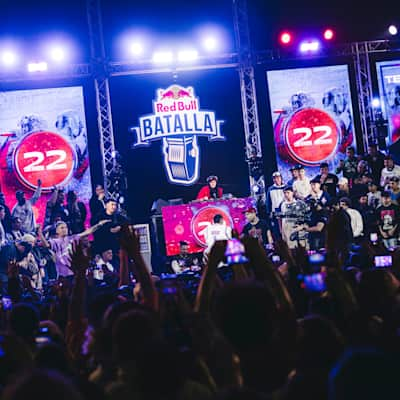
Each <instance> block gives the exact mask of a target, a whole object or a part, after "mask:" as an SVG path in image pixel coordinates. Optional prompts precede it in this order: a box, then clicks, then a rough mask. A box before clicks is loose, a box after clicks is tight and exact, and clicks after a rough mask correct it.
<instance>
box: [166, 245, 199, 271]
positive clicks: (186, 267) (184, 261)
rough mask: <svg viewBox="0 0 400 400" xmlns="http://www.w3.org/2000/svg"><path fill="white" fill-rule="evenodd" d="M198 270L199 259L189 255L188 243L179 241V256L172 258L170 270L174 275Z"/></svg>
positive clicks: (194, 255)
mask: <svg viewBox="0 0 400 400" xmlns="http://www.w3.org/2000/svg"><path fill="white" fill-rule="evenodd" d="M196 268H198V269H200V257H198V255H197V254H190V253H189V243H188V242H186V241H184V240H181V241H180V242H179V254H178V255H177V256H175V257H173V258H172V260H171V269H172V270H173V271H174V273H175V274H181V273H182V272H185V271H191V270H192V269H196Z"/></svg>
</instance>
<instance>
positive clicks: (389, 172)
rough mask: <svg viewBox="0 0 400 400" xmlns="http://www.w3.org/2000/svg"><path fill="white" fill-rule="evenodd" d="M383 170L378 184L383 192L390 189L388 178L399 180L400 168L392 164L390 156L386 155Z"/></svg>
mask: <svg viewBox="0 0 400 400" xmlns="http://www.w3.org/2000/svg"><path fill="white" fill-rule="evenodd" d="M383 164H384V166H385V167H384V168H383V170H382V172H381V180H380V184H381V186H382V187H383V188H384V189H385V190H389V189H390V178H391V177H392V176H397V177H398V178H400V166H398V165H396V164H395V163H394V160H393V158H392V156H391V155H387V156H386V157H385V159H384V160H383Z"/></svg>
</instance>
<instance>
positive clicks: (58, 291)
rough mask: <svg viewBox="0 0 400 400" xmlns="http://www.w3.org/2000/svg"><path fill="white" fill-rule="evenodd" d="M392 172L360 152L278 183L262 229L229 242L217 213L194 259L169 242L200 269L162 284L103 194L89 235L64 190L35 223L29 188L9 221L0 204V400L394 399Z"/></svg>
mask: <svg viewBox="0 0 400 400" xmlns="http://www.w3.org/2000/svg"><path fill="white" fill-rule="evenodd" d="M398 169H399V167H397V166H395V165H394V163H393V161H392V160H391V158H390V157H389V156H386V155H383V154H381V153H379V152H378V151H377V149H376V147H375V148H374V146H371V147H370V149H369V152H368V154H367V155H366V156H364V157H357V156H356V155H355V154H354V151H353V150H352V149H348V155H347V158H346V159H345V160H344V162H343V163H341V164H340V165H339V168H338V170H337V171H332V172H330V171H329V168H328V166H327V165H326V164H322V165H321V173H320V174H319V175H317V176H316V177H313V178H312V179H310V178H309V177H307V176H306V173H305V171H304V169H303V168H301V167H300V166H299V167H296V168H295V169H293V171H292V174H293V180H292V182H286V183H284V182H283V181H282V176H281V174H280V173H279V172H276V173H274V174H273V181H274V183H273V185H272V186H271V187H270V188H269V190H268V195H267V200H268V201H267V210H268V214H267V217H266V218H261V216H260V215H259V214H260V213H259V212H258V210H256V209H255V208H253V207H249V208H248V209H246V210H245V216H246V219H247V224H246V225H245V227H244V229H243V231H242V232H235V231H234V230H230V229H227V226H226V224H224V221H223V218H222V216H221V215H216V216H215V217H214V221H213V224H212V225H210V226H209V228H208V231H209V232H207V237H208V239H209V240H208V241H207V250H206V257H204V256H203V255H196V254H189V249H188V245H187V243H186V242H181V246H180V248H181V254H180V256H179V257H178V258H175V259H174V260H172V263H171V265H172V264H173V265H174V266H175V267H173V268H172V269H173V271H174V270H175V268H181V267H182V265H184V264H185V262H186V260H187V259H190V260H189V261H188V264H189V265H191V266H197V268H195V269H193V268H189V269H184V270H183V271H179V273H178V274H170V275H168V276H164V277H158V276H155V275H152V274H151V272H150V270H149V268H148V266H147V265H146V263H145V261H144V259H143V256H142V254H141V252H140V243H139V239H138V237H137V235H136V233H135V230H134V228H133V225H132V224H131V222H130V221H129V220H128V219H127V218H126V217H124V216H123V215H122V214H121V213H120V212H119V211H118V207H117V203H116V202H115V201H113V200H112V199H107V197H106V195H105V192H104V189H103V187H101V186H100V185H98V186H97V187H96V189H95V193H94V195H93V197H92V199H91V201H90V210H89V212H90V227H89V228H86V227H85V225H84V224H82V221H84V220H85V219H86V214H85V213H86V209H85V208H84V207H82V205H79V203H80V202H79V199H77V198H76V195H75V194H74V193H73V192H69V193H67V203H66V204H64V192H63V191H62V190H60V189H54V191H53V193H52V196H51V197H50V199H49V201H48V203H47V210H46V218H45V222H44V225H43V226H41V227H38V226H37V223H36V221H35V216H34V214H33V213H31V211H32V204H33V203H34V202H35V201H36V200H37V198H39V196H40V195H41V194H40V190H41V189H40V187H41V184H40V182H38V189H37V191H36V193H35V194H34V196H33V197H32V198H31V199H25V196H24V195H23V194H22V193H17V194H16V200H17V202H16V205H15V206H14V207H12V209H11V210H9V209H8V207H7V206H6V201H5V200H6V199H4V196H0V202H1V205H0V219H1V224H0V235H1V251H0V254H1V257H0V276H1V294H2V298H1V302H0V315H1V320H0V323H1V332H0V396H1V398H2V399H5V400H19V399H25V398H28V397H32V396H33V397H34V398H50V397H52V398H53V397H59V398H60V400H62V399H68V400H75V399H77V400H78V399H88V400H91V399H96V400H97V399H115V400H117V399H143V400H147V399H148V400H155V399H168V400H169V399H170V400H175V399H190V400H194V399H196V400H197V399H198V400H202V399H216V400H218V399H221V400H234V399H246V400H247V399H249V400H252V399H254V400H261V399H271V400H272V399H278V400H291V399H304V398H311V399H316V400H318V399H331V400H344V399H349V400H350V399H376V398H392V397H394V396H395V395H396V393H397V392H398V388H397V384H396V382H397V381H396V377H397V375H398V372H399V367H398V363H397V359H398V353H397V352H398V351H399V350H400V335H399V332H400V329H399V328H400V318H399V314H398V310H399V309H400V308H399V305H400V303H399V293H400V292H399V288H400V249H399V248H398V247H397V239H398V237H397V235H398V231H397V223H398V211H397V201H398V197H397V196H396V193H397V192H399V191H400V189H399V186H398V180H399V176H400V175H398V172H397V171H398ZM339 173H341V174H342V176H341V177H338V176H337V175H336V174H339ZM212 181H216V179H211V180H210V182H212ZM212 185H214V184H212ZM217 186H218V185H215V186H214V187H210V189H211V190H210V191H209V193H208V192H206V191H204V193H202V196H200V197H201V199H204V197H208V195H211V197H214V196H215V198H218V196H219V195H218V187H217ZM7 200H8V202H9V200H10V199H7ZM367 209H368V210H370V211H368V212H366V210H367ZM387 215H389V216H390V217H391V218H392V219H391V221H389V220H388V218H387V217H386V219H385V220H384V217H385V216H387ZM385 224H386V225H385ZM388 225H390V226H391V228H388ZM370 234H373V235H372V236H371V235H370ZM382 257H383V258H384V260H385V263H384V267H380V266H379V265H381V264H379V265H378V263H377V262H376V260H377V259H378V260H381V259H382ZM388 257H389V258H390V263H387V260H388ZM173 261H176V262H175V263H174V262H173ZM173 271H171V272H173Z"/></svg>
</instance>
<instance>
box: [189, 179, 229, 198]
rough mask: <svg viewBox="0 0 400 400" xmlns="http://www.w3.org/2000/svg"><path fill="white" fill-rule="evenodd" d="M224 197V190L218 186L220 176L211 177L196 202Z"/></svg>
mask: <svg viewBox="0 0 400 400" xmlns="http://www.w3.org/2000/svg"><path fill="white" fill-rule="evenodd" d="M222 195H223V190H222V188H221V187H219V186H218V176H215V175H210V176H209V177H208V178H207V185H205V186H203V187H202V188H201V189H200V191H199V193H198V194H197V197H196V200H216V199H220V198H221V197H222Z"/></svg>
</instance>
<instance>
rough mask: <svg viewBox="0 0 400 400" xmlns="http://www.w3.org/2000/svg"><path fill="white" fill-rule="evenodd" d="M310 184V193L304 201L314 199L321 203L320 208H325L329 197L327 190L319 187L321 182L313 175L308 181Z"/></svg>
mask: <svg viewBox="0 0 400 400" xmlns="http://www.w3.org/2000/svg"><path fill="white" fill-rule="evenodd" d="M310 185H311V193H310V195H309V196H307V197H306V199H305V200H306V203H308V202H309V201H310V200H314V201H316V202H317V203H319V204H320V205H321V207H322V208H326V207H328V205H329V202H330V200H331V197H330V196H329V194H328V193H327V192H325V191H324V190H322V189H321V182H320V180H319V179H318V178H317V177H315V178H313V179H311V181H310Z"/></svg>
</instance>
